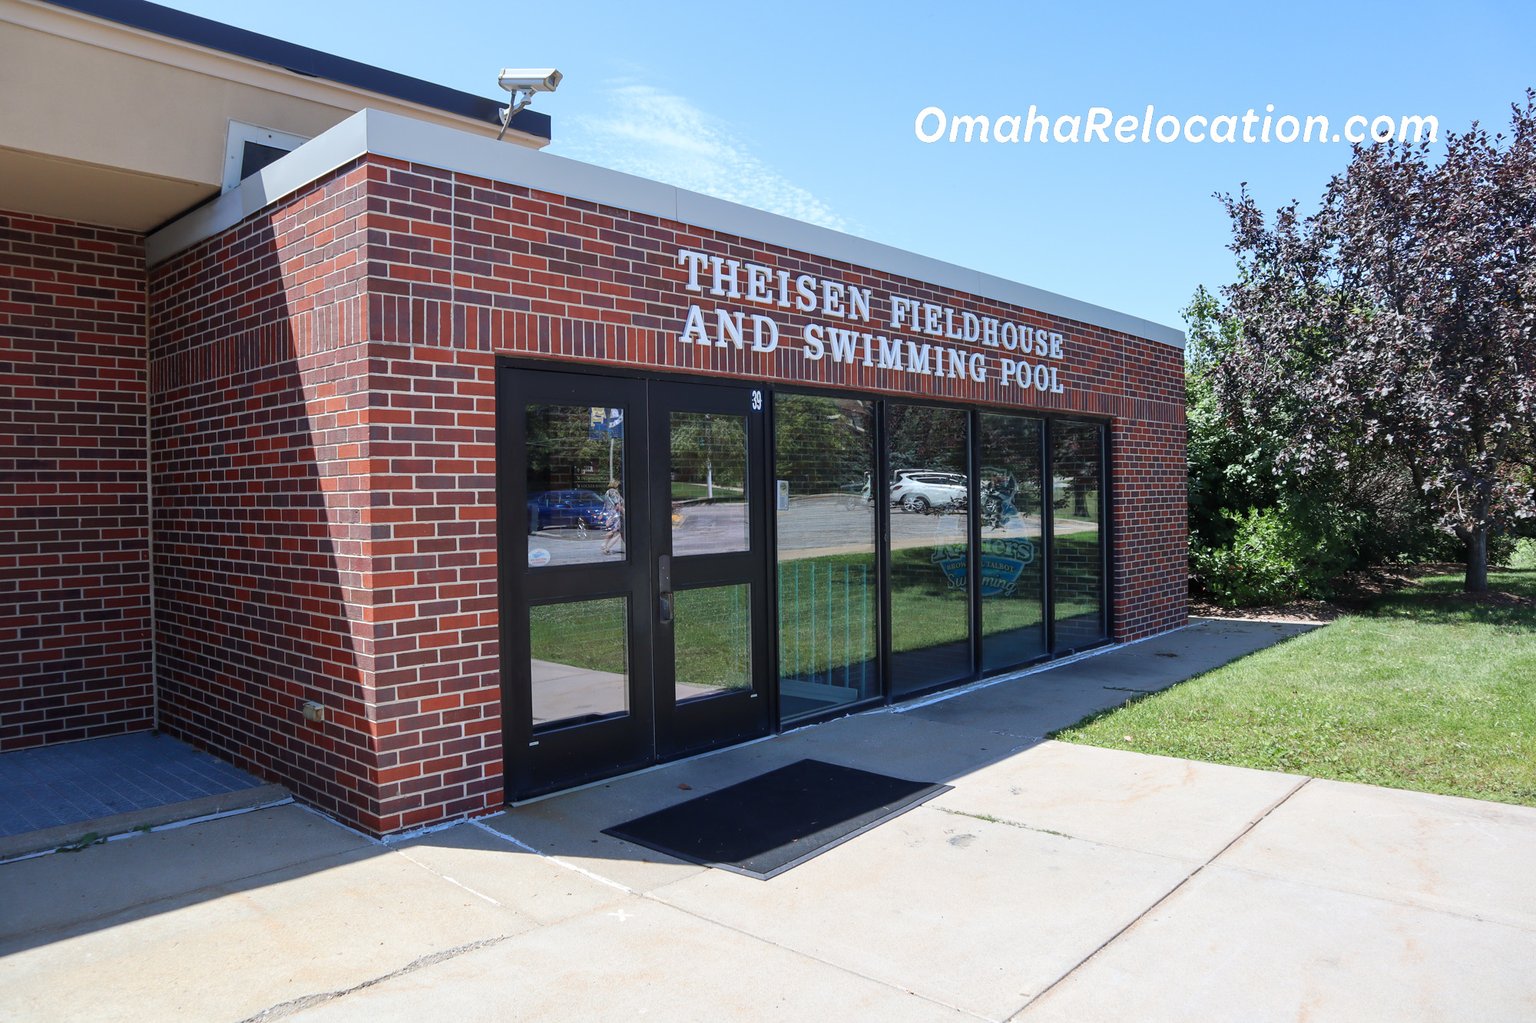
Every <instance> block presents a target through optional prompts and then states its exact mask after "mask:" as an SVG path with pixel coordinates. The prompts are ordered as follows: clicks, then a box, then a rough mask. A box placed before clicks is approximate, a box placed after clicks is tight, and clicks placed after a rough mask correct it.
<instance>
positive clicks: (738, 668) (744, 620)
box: [672, 583, 752, 703]
mask: <svg viewBox="0 0 1536 1023" xmlns="http://www.w3.org/2000/svg"><path fill="white" fill-rule="evenodd" d="M674 601H675V603H674V611H673V615H674V617H673V629H672V635H673V639H674V643H675V644H676V645H675V650H676V651H677V702H678V703H687V702H689V701H690V700H700V699H704V698H706V697H710V696H719V695H721V694H722V693H733V692H749V691H750V690H751V689H752V599H751V587H749V586H748V585H746V584H745V583H742V584H739V585H735V586H706V587H701V588H699V589H693V590H678V591H677V593H676V594H675V595H674Z"/></svg>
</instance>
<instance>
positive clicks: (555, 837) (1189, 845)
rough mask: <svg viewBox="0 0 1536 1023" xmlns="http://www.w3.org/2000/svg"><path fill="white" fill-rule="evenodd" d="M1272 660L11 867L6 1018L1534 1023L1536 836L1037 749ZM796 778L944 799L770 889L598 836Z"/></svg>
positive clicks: (1302, 783) (1173, 648)
mask: <svg viewBox="0 0 1536 1023" xmlns="http://www.w3.org/2000/svg"><path fill="white" fill-rule="evenodd" d="M1288 631H1290V630H1285V629H1276V628H1272V627H1267V626H1266V627H1260V626H1255V625H1252V624H1251V623H1250V624H1245V623H1230V622H1222V623H1206V624H1202V625H1200V626H1197V627H1195V628H1192V629H1189V630H1185V631H1184V632H1181V633H1177V634H1175V635H1173V636H1169V637H1162V638H1159V639H1157V640H1154V641H1150V642H1148V643H1144V644H1139V645H1137V646H1134V647H1129V648H1125V649H1122V650H1119V651H1115V652H1112V653H1109V654H1105V655H1103V656H1102V657H1100V658H1090V659H1087V660H1083V661H1079V662H1077V663H1076V664H1072V665H1068V666H1066V667H1064V668H1058V669H1054V670H1052V671H1049V672H1044V673H1040V674H1035V675H1030V676H1026V677H1024V678H1021V679H1017V680H1014V681H1010V682H1005V683H1002V684H999V685H993V686H989V687H986V688H982V689H979V690H977V691H974V692H970V693H966V694H964V695H961V696H958V697H956V698H954V699H949V700H945V701H943V702H938V703H933V704H930V705H928V706H920V707H917V708H914V709H910V710H906V711H905V712H902V713H890V712H886V713H877V714H866V715H861V716H858V717H853V718H847V719H844V720H842V721H838V722H834V723H832V724H828V725H823V726H819V727H815V728H808V729H803V730H801V731H798V732H794V733H790V734H788V735H785V736H780V737H778V738H776V739H774V740H771V741H765V742H761V743H757V744H754V745H750V746H746V747H739V748H736V749H733V750H729V751H725V752H722V753H720V754H717V755H714V756H710V757H706V758H700V759H696V760H692V761H688V762H685V763H680V764H674V765H670V766H668V767H666V768H663V769H660V770H655V771H651V772H648V773H644V774H639V775H635V776H631V777H629V778H624V779H620V780H617V781H615V782H612V783H609V784H605V785H600V786H595V787H592V788H589V789H585V790H582V791H579V792H575V793H570V794H567V795H564V796H561V797H557V798H554V799H549V800H545V801H543V802H539V803H534V804H531V805H528V806H524V807H520V808H517V809H513V810H509V811H507V812H505V813H502V814H498V815H496V816H495V817H492V818H488V819H486V820H484V821H482V822H477V823H474V824H463V825H459V826H457V827H453V828H449V829H446V830H441V831H437V832H434V833H431V834H426V835H422V836H418V837H416V838H414V839H411V840H408V841H404V842H398V843H393V844H388V845H386V844H382V843H378V842H374V841H372V840H369V839H366V838H364V837H362V836H359V835H355V834H353V833H351V832H349V831H347V830H345V829H343V828H340V827H338V826H336V825H334V824H332V823H330V822H329V821H326V820H325V819H323V818H321V817H319V816H318V815H316V814H313V813H310V812H309V811H306V810H304V809H302V808H300V807H297V806H285V807H278V808H274V809H268V810H260V811H256V812H253V813H249V814H245V815H242V816H237V817H230V818H227V819H224V820H219V821H214V822H210V823H205V824H198V825H193V826H190V827H185V828H181V829H178V830H167V831H162V832H157V833H153V834H149V835H142V836H138V837H134V838H132V839H128V840H124V841H120V842H114V843H110V844H108V845H103V846H96V847H93V848H89V849H86V850H84V851H82V852H79V853H74V854H57V855H52V856H47V857H42V858H38V859H32V860H26V861H21V862H15V863H10V864H7V865H3V866H0V956H3V958H0V1019H18V1020H21V1019H26V1020H50V1019H65V1018H68V1019H77V1018H89V1019H93V1020H98V1021H100V1020H117V1019H126V1020H157V1021H158V1020H165V1019H199V1020H200V1019H210V1020H243V1019H252V1018H259V1019H286V1018H292V1019H303V1020H369V1021H373V1020H380V1019H384V1020H392V1019H411V1020H422V1019H426V1020H432V1019H468V1020H479V1019H485V1020H509V1019H538V1020H594V1019H598V1020H602V1019H618V1018H625V1019H630V1018H636V1017H647V1018H657V1019H668V1020H674V1019H678V1020H710V1021H716V1020H723V1019H745V1020H757V1019H775V1020H778V1019H784V1020H790V1019H793V1020H801V1019H810V1018H815V1019H855V1020H864V1019H870V1020H906V1019H916V1020H944V1019H992V1020H1005V1019H1020V1020H1029V1021H1034V1020H1055V1019H1087V1020H1094V1019H1117V1020H1124V1019H1137V1020H1145V1019H1152V1020H1191V1019H1194V1020H1208V1019H1218V1020H1220V1019H1231V1020H1270V1019H1273V1020H1292V1019H1310V1020H1327V1019H1336V1020H1349V1021H1358V1020H1374V1019H1381V1020H1403V1019H1415V1020H1418V1019H1447V1020H1462V1019H1465V1020H1527V1019H1531V1018H1536V977H1533V976H1532V974H1531V971H1530V970H1529V963H1530V962H1532V961H1533V960H1536V885H1533V883H1532V881H1531V879H1532V877H1536V810H1531V809H1528V808H1523V807H1512V806H1503V805H1498V804H1491V803H1482V802H1477V801H1473V800H1464V799H1454V798H1449V797H1441V796H1429V795H1422V794H1418V793H1408V792H1398V791H1391V790H1385V789H1377V788H1371V787H1366V786H1358V785H1346V784H1340V783H1335V782H1327V781H1317V780H1308V779H1306V778H1301V777H1295V776H1289V775H1279V774H1271V773H1266V772H1259V771H1250V770H1245V769H1240V768H1231V767H1222V766H1218V765H1211V764H1199V763H1193V762H1188V761H1180V760H1171V759H1166V758H1160V757H1152V756H1146V755H1142V754H1135V753H1127V752H1120V751H1113V750H1102V749H1094V748H1089V747H1081V746H1072V745H1068V744H1063V743H1057V742H1050V741H1042V740H1041V739H1040V738H1039V735H1040V734H1041V730H1042V729H1044V728H1046V727H1047V726H1049V727H1058V726H1059V725H1060V724H1064V723H1069V722H1070V721H1071V720H1075V719H1076V717H1078V716H1081V713H1080V712H1082V708H1083V707H1085V706H1089V709H1092V707H1091V706H1090V705H1091V704H1094V702H1095V700H1096V701H1098V703H1099V704H1102V703H1103V702H1104V701H1105V700H1114V701H1118V700H1121V699H1123V698H1125V697H1126V696H1128V695H1133V694H1130V693H1127V692H1125V691H1124V690H1126V689H1134V688H1156V687H1158V686H1160V685H1166V684H1167V683H1168V682H1169V681H1171V680H1174V679H1176V678H1178V677H1183V676H1184V675H1187V674H1193V673H1195V672H1196V671H1198V670H1203V669H1204V668H1205V667H1207V666H1209V665H1210V664H1211V663H1219V661H1214V662H1213V659H1215V658H1218V657H1221V658H1225V657H1226V656H1230V655H1233V654H1236V653H1241V652H1243V651H1244V650H1245V649H1253V648H1256V647H1258V646H1262V645H1265V644H1266V643H1268V642H1273V641H1274V640H1275V639H1276V638H1279V637H1280V636H1282V635H1285V634H1287V632H1288ZM1107 687H1108V688H1107ZM1095 689H1097V690H1099V692H1097V693H1095V692H1094V690H1095ZM1063 717H1065V718H1066V719H1067V720H1065V721H1063V720H1061V719H1062V718H1063ZM1050 722H1055V724H1050ZM806 756H815V757H819V758H821V759H826V760H831V761H835V762H839V763H845V764H849V765H851V766H857V767H872V768H878V769H881V770H885V771H888V772H891V773H895V774H904V775H906V776H908V777H923V778H929V779H934V780H938V779H943V780H946V781H949V782H950V783H951V784H953V785H954V789H953V791H951V792H948V793H945V794H944V795H943V796H941V797H939V798H937V799H935V800H933V801H931V802H929V803H927V804H925V805H923V806H920V807H918V808H916V809H914V810H912V811H911V812H909V813H907V814H905V815H904V816H902V817H899V818H897V819H896V820H894V821H891V822H889V823H887V824H885V825H883V826H881V827H879V828H876V829H874V830H873V831H870V832H868V833H866V834H863V835H861V836H859V837H858V838H856V839H854V840H852V841H850V842H847V843H846V844H844V845H841V846H839V847H837V848H835V849H833V850H831V851H830V852H827V853H826V854H824V855H822V856H820V857H818V858H816V859H814V860H812V861H810V862H808V863H806V864H804V865H802V866H799V867H796V868H795V869H793V870H790V871H788V872H787V873H785V874H783V875H781V876H780V877H778V878H776V879H774V880H772V881H768V882H762V881H756V880H753V879H750V878H746V877H742V876H740V875H736V874H731V873H727V872H723V871H717V870H710V869H707V868H702V867H698V866H695V865H692V864H685V863H680V862H677V861H673V860H669V859H667V858H666V857H663V856H660V855H658V854H655V853H652V852H650V851H648V850H644V849H640V848H637V847H635V846H631V845H628V844H626V843H623V842H620V841H618V840H616V839H612V838H609V837H608V836H605V835H602V834H601V829H602V828H604V827H607V826H609V825H611V824H614V823H618V822H620V821H623V820H626V819H628V818H629V817H632V816H635V815H636V814H638V813H643V812H646V811H649V810H654V809H657V808H658V807H660V806H664V805H668V804H670V803H674V802H678V801H681V800H683V799H687V798H691V797H693V796H695V795H698V794H700V793H701V792H703V791H708V790H711V789H716V788H720V787H723V786H725V785H728V784H731V783H732V782H735V781H738V780H741V779H743V778H746V777H750V776H752V775H754V774H757V773H759V772H761V771H763V770H765V769H768V768H771V767H774V766H778V765H780V764H783V763H788V762H790V761H793V760H796V759H799V758H801V757H806Z"/></svg>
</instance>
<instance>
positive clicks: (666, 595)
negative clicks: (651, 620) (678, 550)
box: [656, 554, 672, 625]
mask: <svg viewBox="0 0 1536 1023" xmlns="http://www.w3.org/2000/svg"><path fill="white" fill-rule="evenodd" d="M656 589H657V598H658V607H657V617H658V618H659V619H660V621H661V624H663V625H671V624H672V555H670V554H663V555H661V556H660V557H659V558H657V559H656Z"/></svg>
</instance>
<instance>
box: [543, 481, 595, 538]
mask: <svg viewBox="0 0 1536 1023" xmlns="http://www.w3.org/2000/svg"><path fill="white" fill-rule="evenodd" d="M602 524H603V498H602V496H601V495H599V494H594V493H592V491H590V490H549V491H545V492H544V493H542V494H533V495H531V496H530V497H529V498H528V532H530V533H536V532H538V531H539V530H541V529H543V528H545V527H546V526H580V527H582V528H584V529H599V528H601V527H602Z"/></svg>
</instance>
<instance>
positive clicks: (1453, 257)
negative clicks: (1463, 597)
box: [1214, 91, 1536, 592]
mask: <svg viewBox="0 0 1536 1023" xmlns="http://www.w3.org/2000/svg"><path fill="white" fill-rule="evenodd" d="M1512 110H1513V116H1512V118H1511V123H1510V130H1509V132H1508V134H1507V135H1505V134H1499V135H1490V134H1489V133H1488V132H1487V131H1485V130H1483V129H1482V128H1480V127H1479V126H1478V125H1477V124H1476V123H1474V124H1473V125H1472V127H1471V129H1470V130H1469V131H1467V132H1466V133H1464V134H1452V135H1449V136H1447V138H1446V141H1445V151H1444V154H1443V156H1442V157H1441V158H1440V159H1439V160H1438V162H1437V161H1435V160H1434V159H1433V154H1432V153H1431V149H1430V143H1428V142H1427V141H1426V142H1422V143H1416V144H1412V145H1409V144H1399V143H1388V144H1377V145H1370V146H1357V147H1356V148H1355V152H1354V156H1353V158H1352V160H1351V161H1350V164H1349V167H1348V168H1347V169H1346V170H1345V171H1344V173H1343V174H1341V175H1339V176H1338V177H1336V178H1334V179H1333V180H1332V181H1331V182H1330V183H1329V186H1328V189H1327V191H1326V192H1325V193H1324V196H1323V200H1322V204H1321V208H1320V210H1319V211H1318V212H1317V213H1316V214H1315V215H1312V216H1306V217H1304V216H1302V215H1301V214H1300V213H1299V212H1298V210H1297V206H1296V203H1294V202H1292V203H1291V204H1290V205H1289V206H1286V207H1284V208H1282V209H1280V210H1279V211H1278V212H1277V213H1276V215H1275V217H1274V218H1273V220H1272V221H1270V220H1268V219H1267V218H1266V217H1265V215H1264V214H1263V212H1262V211H1260V210H1259V209H1258V207H1257V206H1256V205H1255V204H1254V202H1253V199H1252V198H1251V197H1250V196H1249V195H1248V193H1247V190H1246V188H1244V189H1243V190H1242V191H1240V192H1239V194H1238V195H1237V196H1235V197H1234V196H1231V195H1225V196H1219V197H1218V198H1220V199H1221V201H1222V202H1223V203H1224V204H1225V206H1226V209H1227V212H1228V214H1229V215H1230V216H1231V220H1232V230H1233V241H1232V245H1231V248H1232V250H1233V251H1234V252H1235V253H1236V254H1237V259H1238V275H1237V277H1238V279H1237V283H1235V284H1233V285H1231V286H1229V287H1227V288H1224V289H1222V292H1223V297H1224V298H1225V300H1226V305H1227V312H1228V314H1229V315H1230V316H1231V317H1232V318H1233V320H1234V321H1235V323H1236V325H1237V329H1236V331H1235V332H1234V335H1233V337H1232V338H1231V340H1230V343H1229V345H1228V346H1227V350H1226V351H1224V352H1223V353H1221V358H1220V361H1219V364H1218V365H1217V366H1216V367H1215V375H1214V379H1215V383H1216V387H1217V390H1218V393H1219V394H1220V395H1221V398H1222V402H1223V404H1224V405H1225V406H1226V407H1227V408H1228V409H1231V410H1234V411H1235V414H1239V415H1243V416H1245V417H1252V421H1254V422H1258V423H1263V424H1269V425H1271V426H1273V427H1278V428H1280V429H1282V430H1283V431H1284V432H1285V435H1286V436H1287V437H1288V438H1289V447H1288V448H1287V450H1286V451H1285V453H1284V456H1283V457H1284V458H1285V459H1286V460H1287V461H1289V462H1290V464H1291V465H1293V466H1294V467H1295V468H1296V469H1298V470H1300V471H1303V472H1305V471H1308V470H1309V469H1310V468H1314V467H1318V466H1321V465H1324V464H1332V465H1337V466H1340V467H1347V466H1348V465H1349V463H1350V462H1351V461H1352V460H1358V459H1361V458H1368V459H1379V460H1381V461H1383V462H1388V463H1391V462H1395V463H1398V464H1401V465H1403V466H1405V467H1406V468H1407V470H1408V471H1409V472H1410V473H1411V474H1412V476H1413V480H1414V483H1415V484H1416V485H1417V487H1418V490H1419V491H1420V492H1421V493H1422V494H1423V497H1424V499H1425V501H1426V502H1427V503H1428V505H1429V507H1430V509H1431V510H1432V511H1433V512H1434V513H1435V515H1437V516H1438V519H1439V523H1440V525H1441V527H1442V528H1444V529H1446V530H1448V531H1451V532H1454V533H1455V535H1456V536H1457V537H1459V538H1460V539H1461V540H1462V541H1463V543H1464V544H1465V545H1466V565H1467V577H1466V588H1467V590H1468V591H1472V592H1481V591H1484V590H1486V589H1487V588H1488V539H1489V537H1490V535H1497V534H1499V533H1500V532H1503V531H1506V530H1510V529H1513V528H1515V527H1516V526H1517V525H1518V523H1520V522H1521V521H1522V520H1528V519H1530V518H1532V517H1533V516H1536V92H1532V91H1527V93H1526V96H1525V102H1524V104H1523V105H1521V104H1517V105H1515V106H1514V107H1512Z"/></svg>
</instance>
